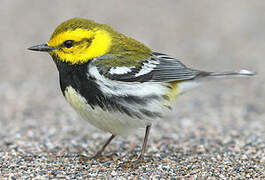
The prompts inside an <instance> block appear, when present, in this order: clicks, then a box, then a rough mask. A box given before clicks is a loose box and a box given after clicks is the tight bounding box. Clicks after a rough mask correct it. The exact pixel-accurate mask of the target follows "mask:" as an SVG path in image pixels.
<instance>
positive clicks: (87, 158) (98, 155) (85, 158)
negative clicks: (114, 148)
mask: <svg viewBox="0 0 265 180" xmlns="http://www.w3.org/2000/svg"><path fill="white" fill-rule="evenodd" d="M114 156H117V155H116V154H115V153H113V154H110V155H107V156H103V155H102V153H96V154H95V155H94V156H85V155H80V159H81V161H82V162H87V161H92V160H100V161H110V160H113V159H114Z"/></svg>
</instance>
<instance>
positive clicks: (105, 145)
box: [95, 134, 115, 157]
mask: <svg viewBox="0 0 265 180" xmlns="http://www.w3.org/2000/svg"><path fill="white" fill-rule="evenodd" d="M114 138H115V135H113V134H112V135H111V136H110V138H109V139H108V140H107V141H106V143H105V144H104V145H103V147H102V148H101V149H100V150H99V151H98V152H97V154H96V155H95V157H100V156H101V155H102V153H103V151H104V150H105V148H106V147H107V146H108V145H109V143H110V142H111V141H112V139H114Z"/></svg>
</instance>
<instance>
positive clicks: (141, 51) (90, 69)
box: [28, 18, 256, 164]
mask: <svg viewBox="0 0 265 180" xmlns="http://www.w3.org/2000/svg"><path fill="white" fill-rule="evenodd" d="M28 49H29V50H32V51H42V52H47V53H49V54H50V55H51V57H52V59H53V61H54V63H55V65H56V67H57V69H58V72H59V81H60V88H61V91H62V93H63V95H64V97H65V99H66V100H67V101H68V102H69V104H70V105H71V106H72V107H73V109H74V110H75V111H76V112H77V113H78V114H79V115H80V116H81V117H82V118H83V119H84V120H86V121H88V122H89V123H90V124H91V125H93V126H95V127H97V128H98V129H100V130H103V131H104V132H108V133H111V136H110V138H109V139H108V140H107V141H106V142H105V144H104V145H103V147H102V148H101V149H100V150H99V151H98V152H97V153H96V154H95V156H93V157H95V158H98V157H102V156H103V151H104V150H105V148H106V147H107V146H108V145H109V144H110V142H111V141H112V140H113V139H114V138H115V137H116V136H126V135H128V134H130V133H131V132H133V131H135V130H136V129H139V128H145V136H144V140H143V144H142V149H141V152H140V154H139V155H138V158H137V159H136V161H135V164H138V163H139V162H142V161H143V159H144V155H145V152H146V148H147V141H148V136H149V132H150V129H151V126H152V124H154V123H159V122H162V121H163V118H164V117H165V115H167V114H168V113H169V112H170V110H171V109H172V107H173V105H174V101H175V100H176V99H177V98H178V97H179V95H181V94H183V93H184V92H186V91H188V90H189V89H192V88H195V87H197V86H198V85H200V84H202V83H203V82H207V81H210V80H211V79H212V80H215V79H217V78H219V77H221V78H226V77H230V76H243V77H246V76H253V75H255V74H256V73H255V72H252V71H249V70H245V69H242V70H239V71H226V72H212V71H204V70H197V69H193V68H189V67H187V66H186V65H184V64H183V63H182V62H181V61H180V60H178V59H176V58H173V57H171V56H169V55H167V54H163V53H160V52H156V51H153V50H152V49H150V48H149V47H147V46H146V45H144V44H143V43H141V42H139V41H137V40H135V39H133V38H131V37H129V36H127V35H125V34H122V33H119V32H117V31H115V30H114V29H113V28H112V27H111V26H109V25H106V24H100V23H97V22H95V21H93V20H88V19H84V18H72V19H69V20H66V21H64V22H62V23H61V24H60V25H59V26H57V27H56V29H55V30H54V32H53V33H52V35H51V37H50V39H49V41H48V42H47V43H44V44H40V45H35V46H32V47H30V48H28Z"/></svg>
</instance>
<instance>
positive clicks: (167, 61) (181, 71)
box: [104, 52, 205, 82]
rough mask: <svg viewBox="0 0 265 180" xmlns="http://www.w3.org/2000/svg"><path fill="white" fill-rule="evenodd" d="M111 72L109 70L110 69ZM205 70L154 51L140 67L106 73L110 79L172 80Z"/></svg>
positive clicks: (201, 73)
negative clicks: (191, 67) (125, 71)
mask: <svg viewBox="0 0 265 180" xmlns="http://www.w3.org/2000/svg"><path fill="white" fill-rule="evenodd" d="M108 72H109V71H108ZM203 74H205V72H203V71H199V70H194V69H190V68H188V67H186V66H185V65H184V64H182V63H181V62H180V61H178V60H177V59H174V58H172V57H169V56H168V55H166V54H161V53H157V52H153V53H152V54H151V56H150V58H149V59H148V60H145V61H143V62H142V64H141V66H140V67H132V68H131V69H130V72H127V73H124V74H113V73H112V74H111V73H107V74H106V73H105V74H104V75H105V76H106V77H108V78H109V79H112V80H116V81H123V82H172V81H183V80H189V79H194V78H195V77H197V76H198V75H203Z"/></svg>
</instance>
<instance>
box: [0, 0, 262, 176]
mask: <svg viewBox="0 0 265 180" xmlns="http://www.w3.org/2000/svg"><path fill="white" fill-rule="evenodd" d="M76 16H78V17H86V18H90V19H94V20H97V21H99V22H102V23H108V24H110V25H112V26H114V27H115V29H117V30H119V31H121V32H124V33H126V34H128V35H130V36H132V37H134V38H136V39H140V40H141V41H142V42H144V43H145V44H147V45H148V46H150V47H152V48H153V49H154V50H157V51H160V52H164V53H167V54H170V55H172V56H174V57H177V58H180V59H181V60H182V61H183V62H185V64H187V65H189V66H191V67H196V68H200V69H206V70H212V71H217V70H231V69H241V68H249V69H251V70H255V71H257V72H258V76H256V77H254V78H247V79H240V78H238V79H231V80H227V81H218V82H212V83H209V84H205V85H204V86H202V87H201V88H199V89H197V91H196V90H195V91H191V92H189V93H187V94H185V95H183V96H182V97H180V98H179V100H178V101H177V102H176V106H175V108H174V111H173V112H172V114H170V115H169V116H168V117H167V118H165V119H164V120H163V121H162V122H159V123H158V124H156V125H154V126H153V128H152V129H151V134H150V141H149V149H148V153H147V157H146V159H145V160H146V162H145V163H144V164H142V166H141V167H139V168H137V169H133V168H126V167H122V166H121V163H123V162H126V161H129V160H131V159H134V158H136V155H137V154H138V153H139V152H140V148H141V144H142V139H143V135H144V130H139V131H136V132H135V133H134V134H131V135H129V136H128V137H126V138H117V139H115V140H114V141H113V143H111V145H109V147H108V148H107V150H106V157H105V158H102V159H99V160H91V161H88V160H85V159H84V158H83V156H82V155H86V156H90V155H92V154H93V153H95V152H96V151H97V150H98V149H99V147H100V146H101V145H102V143H103V142H104V141H105V140H106V139H107V138H108V137H109V134H105V133H103V132H101V131H99V130H97V129H95V128H93V127H92V126H90V125H89V124H88V123H86V122H85V121H83V120H81V119H80V118H79V117H78V115H77V114H76V113H75V112H74V111H73V110H72V109H71V108H70V106H69V105H68V104H67V103H66V101H65V100H64V99H63V96H62V95H61V92H60V89H59V84H58V75H57V71H56V69H55V66H54V65H53V63H52V61H51V58H50V57H49V56H48V55H46V54H40V53H33V52H29V51H27V50H26V48H27V47H29V46H31V45H35V44H38V43H42V42H45V41H47V40H48V38H49V36H50V34H51V33H52V31H53V29H54V28H55V26H57V25H58V24H59V23H60V22H61V21H63V20H66V19H68V18H71V17H76ZM264 18H265V2H264V1H259V0H253V1H251V2H250V1H245V0H244V1H242V0H232V1H218V2H217V1H214V2H213V1H211V0H203V1H189V0H188V1H186V0H185V1H184V0H179V1H172V0H164V1H159V0H153V1H149V2H147V1H146V2H144V1H141V0H137V1H122V0H119V1H107V0H105V1H96V0H92V1H89V2H87V1H85V0H82V1H70V0H65V1H63V2H62V1H59V0H54V1H35V0H13V1H10V0H2V1H1V6H0V22H1V26H0V39H1V41H0V47H1V48H0V66H1V68H0V106H1V108H0V128H1V129H0V178H1V179H2V178H3V179H4V178H10V179H22V178H23V179H27V178H36V179H41V178H44V179H46V178H63V179H74V178H77V179H82V178H102V179H105V178H106V179H107V178H110V179H111V178H122V179H123V178H124V179H126V178H132V179H134V178H136V179H137V178H140V179H149V178H154V179H169V178H170V179H177V178H192V179H195V178H200V179H204V178H211V179H219V178H220V179H227V178H231V179H236V178H239V179H245V178H249V179H251V178H252V179H254V178H256V179H265V173H264V172H265V168H264V167H265V128H264V127H265V111H264V110H265V103H264V102H265V93H264V92H265V75H264V67H265V61H264V56H265V51H264V47H265V43H264V42H265V33H264V32H265V31H264V29H265V21H264Z"/></svg>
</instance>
